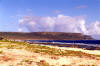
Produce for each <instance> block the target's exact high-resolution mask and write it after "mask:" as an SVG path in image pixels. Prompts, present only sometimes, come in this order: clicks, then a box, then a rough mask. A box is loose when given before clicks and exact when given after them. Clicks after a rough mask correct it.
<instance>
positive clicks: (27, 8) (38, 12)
mask: <svg viewBox="0 0 100 66" xmlns="http://www.w3.org/2000/svg"><path fill="white" fill-rule="evenodd" d="M58 14H63V15H65V16H84V17H85V19H86V23H87V24H90V23H91V22H94V21H100V0H0V31H18V28H19V24H18V20H19V19H20V18H21V17H22V16H25V15H31V16H45V17H46V16H51V17H52V16H57V15H58Z"/></svg>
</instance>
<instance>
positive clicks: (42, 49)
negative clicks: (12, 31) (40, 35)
mask: <svg viewBox="0 0 100 66" xmlns="http://www.w3.org/2000/svg"><path fill="white" fill-rule="evenodd" d="M99 53H100V50H85V49H80V48H71V47H57V46H48V45H39V44H29V43H26V42H14V41H0V66H10V65H12V66H25V65H27V66H52V65H53V66H66V65H67V66H79V65H83V66H88V65H95V66H99V65H100V54H99Z"/></svg>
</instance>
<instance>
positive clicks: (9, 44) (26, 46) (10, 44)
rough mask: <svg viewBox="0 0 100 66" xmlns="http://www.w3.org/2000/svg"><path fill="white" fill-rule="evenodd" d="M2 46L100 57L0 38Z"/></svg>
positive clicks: (67, 54) (31, 50) (57, 54)
mask: <svg viewBox="0 0 100 66" xmlns="http://www.w3.org/2000/svg"><path fill="white" fill-rule="evenodd" d="M3 47H6V48H8V49H25V50H27V51H30V52H35V53H44V54H49V55H56V56H79V57H83V56H84V57H92V56H93V57H94V56H95V57H100V55H92V54H87V53H84V52H81V51H72V50H61V49H56V48H50V47H48V46H43V45H36V44H31V45H30V44H28V43H26V42H17V41H8V40H0V48H3ZM1 52H2V51H1ZM1 52H0V53H1Z"/></svg>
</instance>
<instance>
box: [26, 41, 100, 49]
mask: <svg viewBox="0 0 100 66" xmlns="http://www.w3.org/2000/svg"><path fill="white" fill-rule="evenodd" d="M27 43H29V44H40V45H48V46H50V45H51V46H58V47H70V48H81V49H86V50H100V46H99V45H92V44H91V45H90V44H83V43H82V44H80V43H73V44H72V43H51V42H50V43H49V42H45V43H43V42H42V43H39V42H37V43H36V42H27Z"/></svg>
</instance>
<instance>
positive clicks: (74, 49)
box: [49, 46, 100, 55]
mask: <svg viewBox="0 0 100 66" xmlns="http://www.w3.org/2000/svg"><path fill="white" fill-rule="evenodd" d="M49 47H51V48H56V49H62V50H73V51H81V52H84V53H88V54H94V55H100V50H84V49H81V48H69V47H57V46H49Z"/></svg>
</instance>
